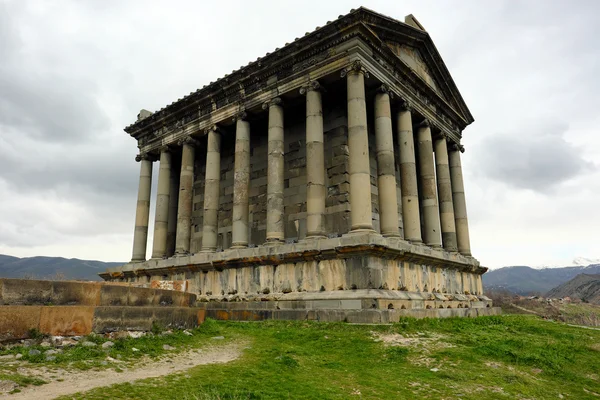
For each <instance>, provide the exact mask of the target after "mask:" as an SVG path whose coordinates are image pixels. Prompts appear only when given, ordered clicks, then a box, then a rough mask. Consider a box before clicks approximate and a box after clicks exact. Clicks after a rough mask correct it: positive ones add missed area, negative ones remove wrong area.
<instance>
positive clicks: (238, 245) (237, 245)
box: [230, 243, 248, 249]
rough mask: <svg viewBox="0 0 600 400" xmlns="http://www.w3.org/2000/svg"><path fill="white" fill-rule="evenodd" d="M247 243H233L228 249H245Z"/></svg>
mask: <svg viewBox="0 0 600 400" xmlns="http://www.w3.org/2000/svg"><path fill="white" fill-rule="evenodd" d="M247 248H248V243H234V244H232V245H231V247H230V249H247Z"/></svg>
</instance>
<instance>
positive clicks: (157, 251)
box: [152, 149, 171, 258]
mask: <svg viewBox="0 0 600 400" xmlns="http://www.w3.org/2000/svg"><path fill="white" fill-rule="evenodd" d="M170 176H171V153H170V152H169V149H163V150H162V151H161V153H160V167H159V170H158V188H157V190H156V213H155V215H154V217H155V218H154V243H153V246H152V258H163V257H166V255H167V230H168V224H169V199H170V196H171V190H170V189H171V188H170V182H169V180H170Z"/></svg>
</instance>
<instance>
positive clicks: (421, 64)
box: [386, 42, 445, 99]
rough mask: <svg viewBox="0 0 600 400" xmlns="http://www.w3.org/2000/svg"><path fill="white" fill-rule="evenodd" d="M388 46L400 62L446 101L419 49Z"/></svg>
mask: <svg viewBox="0 0 600 400" xmlns="http://www.w3.org/2000/svg"><path fill="white" fill-rule="evenodd" d="M386 45H387V46H388V47H389V48H390V49H391V50H392V52H393V53H394V54H395V55H396V56H397V57H398V58H399V59H400V60H402V61H403V62H404V63H405V64H406V65H408V66H409V67H410V69H412V70H413V71H414V73H415V74H416V75H417V76H418V77H420V78H421V79H422V80H423V81H425V83H427V84H428V85H429V86H431V88H432V89H433V90H435V91H436V93H437V94H438V95H440V96H441V97H443V98H444V99H445V96H444V94H443V93H442V91H441V90H440V86H439V85H438V83H437V82H436V80H435V78H434V75H433V73H432V71H431V69H430V67H429V66H428V65H427V63H426V62H425V60H424V59H423V57H422V56H421V52H420V51H419V49H417V48H415V47H413V46H409V45H407V44H403V43H398V42H386Z"/></svg>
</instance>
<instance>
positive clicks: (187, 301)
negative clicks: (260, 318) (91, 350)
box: [0, 279, 205, 340]
mask: <svg viewBox="0 0 600 400" xmlns="http://www.w3.org/2000/svg"><path fill="white" fill-rule="evenodd" d="M195 303H196V296H195V295H194V294H191V293H183V292H177V291H172V290H162V289H152V288H142V287H134V286H131V285H129V284H118V283H100V282H76V281H42V280H29V279H0V340H14V339H25V338H27V337H28V335H29V332H30V331H31V330H33V329H35V330H36V331H38V332H41V333H44V334H48V335H53V336H79V335H87V334H90V333H92V332H95V333H106V332H114V331H149V330H151V329H152V325H153V323H157V324H159V325H160V326H163V327H170V328H193V327H195V326H197V325H198V324H200V323H202V322H203V321H204V316H205V310H204V309H202V308H197V307H194V304H195Z"/></svg>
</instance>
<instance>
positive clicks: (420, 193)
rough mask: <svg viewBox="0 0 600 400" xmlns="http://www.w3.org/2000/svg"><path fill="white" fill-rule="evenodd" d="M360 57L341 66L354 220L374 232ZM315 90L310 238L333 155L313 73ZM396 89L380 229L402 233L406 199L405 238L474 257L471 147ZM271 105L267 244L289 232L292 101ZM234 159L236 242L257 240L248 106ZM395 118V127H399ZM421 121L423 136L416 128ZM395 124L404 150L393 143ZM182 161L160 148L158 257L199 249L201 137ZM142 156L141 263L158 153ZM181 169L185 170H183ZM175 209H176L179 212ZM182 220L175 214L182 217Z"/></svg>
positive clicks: (213, 200) (213, 216)
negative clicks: (465, 172)
mask: <svg viewBox="0 0 600 400" xmlns="http://www.w3.org/2000/svg"><path fill="white" fill-rule="evenodd" d="M366 76H368V73H367V72H366V71H365V70H364V68H363V67H362V65H361V64H360V63H354V64H353V65H352V66H350V67H348V68H346V69H344V70H343V71H342V77H344V78H346V85H347V107H348V114H347V117H348V121H347V122H348V148H349V166H348V173H349V178H350V220H351V231H350V234H352V233H357V232H375V231H374V228H373V220H372V208H371V190H370V187H371V174H370V166H369V139H368V128H367V102H366V94H365V77H366ZM300 93H301V94H303V95H305V97H306V178H307V191H306V209H307V217H306V220H307V221H306V224H307V237H306V240H314V239H319V238H324V237H325V235H326V232H325V228H324V217H325V199H326V195H327V191H326V187H325V155H324V132H323V107H322V96H321V87H320V85H319V83H318V82H317V81H311V82H309V83H308V84H307V85H306V86H303V87H302V88H301V89H300ZM392 96H393V94H392V93H391V92H390V90H389V88H387V87H386V86H385V85H383V86H381V87H380V88H379V90H378V93H377V94H376V95H375V101H374V107H375V110H374V111H375V112H374V115H375V121H374V128H375V149H376V159H377V186H378V192H379V220H380V231H381V234H382V235H383V236H386V237H400V229H399V223H398V221H399V218H398V203H399V202H401V204H402V214H403V215H402V221H403V231H404V239H405V240H407V241H410V242H411V243H415V244H419V243H424V244H426V245H428V246H430V247H434V248H435V247H437V248H441V247H442V246H443V248H444V249H445V250H447V251H450V252H457V251H458V252H460V253H461V254H463V255H466V256H470V255H471V250H470V243H469V231H468V221H467V211H466V203H465V194H464V185H463V177H462V167H461V161H460V153H461V151H463V149H462V146H460V145H457V144H451V145H450V146H449V145H448V141H447V137H446V135H444V134H443V133H438V134H436V135H435V136H433V135H432V130H431V126H430V124H429V122H428V121H427V120H426V119H425V120H422V121H421V122H419V124H417V125H414V124H413V118H412V117H413V113H412V110H411V108H410V106H409V105H408V104H407V103H402V104H401V105H400V107H399V108H398V110H397V111H396V112H395V113H393V112H392V105H391V97H392ZM263 109H264V110H267V112H268V133H267V134H268V167H267V217H266V243H265V245H274V244H279V243H283V242H284V240H285V234H284V227H285V216H284V201H283V200H284V195H283V192H284V107H283V101H282V100H281V98H279V97H276V98H274V99H272V100H270V101H268V102H266V103H265V104H264V105H263ZM234 120H235V156H234V157H235V160H234V186H233V211H232V213H233V216H232V246H231V247H232V248H244V247H248V244H249V237H248V235H249V211H248V210H249V190H250V144H251V134H250V131H251V127H250V123H249V122H248V121H247V115H246V113H245V112H240V113H238V114H237V115H236V116H235V118H234ZM393 121H395V131H394V128H393V125H394V123H393ZM413 126H415V127H416V131H417V132H416V135H415V132H413ZM394 133H395V135H396V137H397V140H396V141H397V143H398V149H397V150H396V149H395V148H394V139H393V136H394ZM205 136H206V137H207V151H206V172H205V178H204V179H205V185H204V218H203V220H204V223H203V226H202V247H201V251H203V252H214V251H216V249H217V232H218V221H217V219H218V209H219V190H220V175H221V168H220V160H221V154H220V153H221V131H220V129H219V127H218V126H216V125H215V126H211V127H210V128H208V129H207V130H206V132H205ZM178 144H179V146H181V147H182V156H181V170H180V171H179V176H178V177H177V171H174V168H172V165H173V160H172V157H171V154H170V152H171V148H169V147H163V148H162V149H161V152H160V169H159V177H158V189H157V204H156V214H155V224H154V242H153V247H152V258H156V259H160V258H165V257H170V256H172V255H185V254H189V252H190V238H191V228H192V226H191V219H192V210H193V204H192V201H193V200H192V199H193V195H192V192H193V180H194V159H195V148H196V144H197V141H196V139H193V138H191V137H187V138H186V139H184V140H181V141H180V142H179V143H178ZM396 151H399V157H398V158H399V163H400V165H399V167H400V182H401V187H400V192H401V198H400V199H398V198H397V190H396V185H397V184H396V170H395V163H396V161H395V152H396ZM136 160H137V161H140V162H141V169H140V184H139V191H138V202H137V210H136V222H135V232H134V244H133V257H132V262H140V261H144V260H145V252H146V244H147V237H148V220H149V212H150V192H151V180H152V160H151V159H150V158H149V157H148V156H147V155H142V156H138V157H137V158H136ZM177 178H178V179H177ZM175 216H176V217H175ZM175 222H176V223H175Z"/></svg>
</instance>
